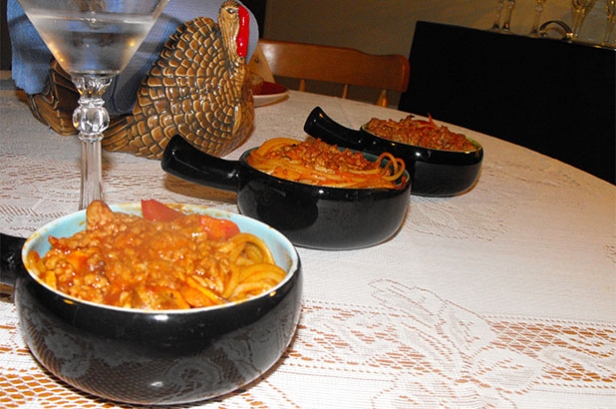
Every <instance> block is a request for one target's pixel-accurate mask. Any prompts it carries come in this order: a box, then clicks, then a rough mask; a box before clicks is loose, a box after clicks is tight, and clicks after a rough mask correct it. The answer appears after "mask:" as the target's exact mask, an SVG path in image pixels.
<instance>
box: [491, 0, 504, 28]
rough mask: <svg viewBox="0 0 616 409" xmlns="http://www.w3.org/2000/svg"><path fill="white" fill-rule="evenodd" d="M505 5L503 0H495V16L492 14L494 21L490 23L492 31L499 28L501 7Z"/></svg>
mask: <svg viewBox="0 0 616 409" xmlns="http://www.w3.org/2000/svg"><path fill="white" fill-rule="evenodd" d="M504 7H505V0H496V16H494V23H493V24H492V28H491V29H490V30H492V31H499V30H500V21H501V14H502V13H503V8H504Z"/></svg>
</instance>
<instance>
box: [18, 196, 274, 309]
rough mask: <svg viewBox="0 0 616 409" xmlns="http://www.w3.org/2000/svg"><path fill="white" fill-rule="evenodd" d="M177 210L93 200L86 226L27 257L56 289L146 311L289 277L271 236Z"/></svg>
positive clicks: (219, 297)
mask: <svg viewBox="0 0 616 409" xmlns="http://www.w3.org/2000/svg"><path fill="white" fill-rule="evenodd" d="M161 205H162V204H161ZM176 212H177V211H176ZM177 213H178V216H177V217H175V218H173V220H171V221H158V220H148V219H146V218H142V217H139V216H136V215H129V214H125V213H119V212H113V211H112V210H111V209H110V208H109V207H108V206H107V205H106V204H105V203H103V202H100V201H95V202H93V203H92V204H91V205H90V206H89V207H88V209H87V211H86V230H84V231H81V232H78V233H76V234H75V235H73V236H72V237H67V238H56V237H50V238H49V241H50V244H51V246H52V247H51V249H50V250H49V252H48V253H47V254H46V255H45V256H44V257H42V258H41V257H40V256H39V254H38V253H36V252H30V254H29V255H28V257H29V260H30V262H33V263H35V264H34V265H35V266H36V269H37V270H38V272H39V277H40V279H41V280H42V281H43V282H45V283H46V284H48V285H49V286H51V287H52V288H54V289H57V290H59V291H61V292H64V293H66V294H68V295H70V296H73V297H76V298H79V299H82V300H86V301H92V302H96V303H101V304H106V305H112V306H117V307H123V308H136V309H144V310H173V309H186V308H196V307H207V306H213V305H218V304H223V303H227V302H233V301H241V300H245V299H247V298H250V297H254V296H256V295H259V294H261V293H263V292H266V291H268V290H269V289H271V288H272V287H274V286H276V285H277V284H278V283H279V282H280V281H281V280H282V279H283V278H284V277H285V275H286V272H285V271H284V270H283V269H282V268H280V267H278V266H277V265H276V264H275V262H274V259H273V256H272V253H271V252H270V250H269V248H268V247H267V245H266V244H265V242H264V241H263V240H261V239H260V238H258V237H256V236H255V235H253V234H249V233H242V232H240V231H239V229H238V228H237V226H236V225H235V223H233V222H231V221H229V220H223V219H216V218H213V217H210V216H206V215H200V214H189V215H185V214H183V213H181V212H177ZM144 214H145V212H144Z"/></svg>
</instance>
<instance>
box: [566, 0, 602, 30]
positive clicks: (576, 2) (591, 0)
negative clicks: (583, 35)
mask: <svg viewBox="0 0 616 409" xmlns="http://www.w3.org/2000/svg"><path fill="white" fill-rule="evenodd" d="M596 2H597V0H571V12H572V13H573V26H572V27H571V39H572V40H577V39H578V37H579V34H580V30H581V28H582V24H583V23H584V19H585V18H586V15H587V14H588V12H589V11H590V10H592V8H593V7H594V6H595V3H596Z"/></svg>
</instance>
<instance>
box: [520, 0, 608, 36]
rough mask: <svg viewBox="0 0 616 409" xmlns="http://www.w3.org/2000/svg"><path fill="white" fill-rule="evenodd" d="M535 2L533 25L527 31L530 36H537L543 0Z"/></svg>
mask: <svg viewBox="0 0 616 409" xmlns="http://www.w3.org/2000/svg"><path fill="white" fill-rule="evenodd" d="M608 1H609V0H608ZM536 2H537V4H536V5H535V19H534V20H533V26H532V28H531V29H530V33H529V35H530V36H531V37H539V23H540V21H541V13H542V12H543V3H545V0H536Z"/></svg>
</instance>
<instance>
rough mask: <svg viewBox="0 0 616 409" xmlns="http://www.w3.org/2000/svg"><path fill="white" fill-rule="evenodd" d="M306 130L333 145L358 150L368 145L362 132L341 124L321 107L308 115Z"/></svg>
mask: <svg viewBox="0 0 616 409" xmlns="http://www.w3.org/2000/svg"><path fill="white" fill-rule="evenodd" d="M304 132H306V133H307V134H308V135H311V136H313V137H315V138H320V139H321V140H322V141H324V142H327V143H329V144H332V145H338V146H342V147H345V148H351V149H356V150H362V149H364V148H366V147H367V142H366V140H365V139H364V138H363V135H362V133H361V132H359V131H356V130H353V129H350V128H347V127H344V126H342V125H340V124H339V123H338V122H336V121H334V120H333V119H331V118H330V117H329V116H327V115H326V114H325V112H324V111H323V110H322V109H321V107H316V108H314V109H313V110H312V112H311V113H310V115H308V118H307V119H306V123H305V124H304Z"/></svg>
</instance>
